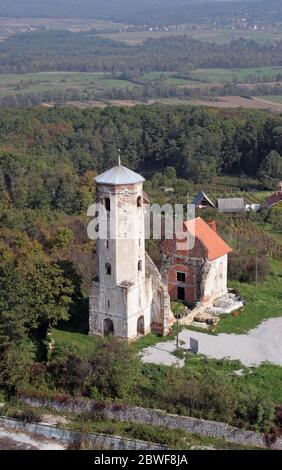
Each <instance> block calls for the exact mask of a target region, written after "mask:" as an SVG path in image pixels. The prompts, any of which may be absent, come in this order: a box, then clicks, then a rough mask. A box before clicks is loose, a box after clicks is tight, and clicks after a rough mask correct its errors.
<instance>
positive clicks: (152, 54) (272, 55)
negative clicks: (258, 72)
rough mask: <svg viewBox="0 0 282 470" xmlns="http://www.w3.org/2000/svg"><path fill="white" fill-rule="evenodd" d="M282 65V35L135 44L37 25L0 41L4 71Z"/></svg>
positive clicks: (180, 38)
mask: <svg viewBox="0 0 282 470" xmlns="http://www.w3.org/2000/svg"><path fill="white" fill-rule="evenodd" d="M183 64H185V66H184V65H183ZM280 65H282V41H278V42H273V43H271V42H270V43H266V44H264V43H263V44H260V43H258V42H256V41H254V40H247V39H237V40H233V41H231V42H230V43H228V44H216V43H212V42H211V43H210V42H202V41H199V40H195V39H191V38H189V36H187V35H183V36H180V35H179V36H171V37H163V38H160V39H148V40H146V41H145V43H144V44H142V45H136V46H130V45H127V44H124V43H121V42H117V41H112V40H110V39H106V38H102V37H99V35H97V34H96V33H95V31H93V32H92V33H91V32H79V33H72V32H69V31H38V32H34V33H18V34H16V35H14V36H11V37H10V38H8V39H7V40H6V41H4V42H3V43H1V44H0V72H1V73H28V72H39V71H82V72H112V73H113V72H121V71H122V72H123V73H126V72H135V73H141V72H152V71H154V70H155V71H174V72H175V71H176V72H177V71H178V72H179V71H183V70H186V71H187V70H193V68H209V67H213V68H215V67H225V68H240V67H246V68H250V67H268V66H280Z"/></svg>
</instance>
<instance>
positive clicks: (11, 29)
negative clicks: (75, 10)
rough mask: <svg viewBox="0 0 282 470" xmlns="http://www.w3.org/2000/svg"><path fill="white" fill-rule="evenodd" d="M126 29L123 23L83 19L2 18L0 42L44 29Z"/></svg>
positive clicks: (98, 30) (77, 30)
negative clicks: (17, 35)
mask: <svg viewBox="0 0 282 470" xmlns="http://www.w3.org/2000/svg"><path fill="white" fill-rule="evenodd" d="M124 27H126V25H125V24H123V23H112V22H111V21H102V20H91V19H89V20H88V19H81V18H1V23H0V41H1V40H2V41H3V40H5V39H6V38H7V37H9V36H11V35H13V34H16V33H22V32H32V31H36V30H42V29H43V30H44V29H58V30H68V31H72V32H79V31H90V30H92V29H95V30H96V31H97V32H103V31H107V30H109V31H118V30H119V29H120V28H124Z"/></svg>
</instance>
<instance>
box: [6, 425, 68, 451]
mask: <svg viewBox="0 0 282 470" xmlns="http://www.w3.org/2000/svg"><path fill="white" fill-rule="evenodd" d="M0 450H65V447H64V446H63V445H60V444H58V443H56V442H53V441H52V440H47V439H44V438H42V439H39V438H35V437H32V436H31V435H29V434H28V433H23V432H16V431H14V430H11V431H10V430H7V429H4V428H1V427H0Z"/></svg>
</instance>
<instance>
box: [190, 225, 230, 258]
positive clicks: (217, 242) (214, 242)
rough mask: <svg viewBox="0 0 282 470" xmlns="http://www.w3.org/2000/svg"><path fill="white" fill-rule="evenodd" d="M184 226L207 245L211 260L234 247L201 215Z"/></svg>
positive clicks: (225, 253)
mask: <svg viewBox="0 0 282 470" xmlns="http://www.w3.org/2000/svg"><path fill="white" fill-rule="evenodd" d="M184 226H185V228H186V230H187V231H188V232H190V233H191V235H194V236H195V238H197V239H198V240H200V242H201V243H202V244H203V245H204V246H205V248H206V250H207V254H208V256H207V257H208V259H209V261H212V260H214V259H217V258H220V257H221V256H224V255H227V254H228V253H231V251H232V248H230V246H229V245H227V243H225V241H224V240H222V238H221V237H220V236H219V235H218V234H217V233H216V232H215V231H214V230H212V229H211V228H210V227H209V226H208V224H207V223H206V222H205V221H204V220H203V219H201V217H197V218H196V219H193V220H188V221H187V222H184Z"/></svg>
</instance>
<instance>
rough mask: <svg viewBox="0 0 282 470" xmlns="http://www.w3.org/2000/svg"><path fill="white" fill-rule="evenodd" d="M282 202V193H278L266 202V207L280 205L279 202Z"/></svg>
mask: <svg viewBox="0 0 282 470" xmlns="http://www.w3.org/2000/svg"><path fill="white" fill-rule="evenodd" d="M280 201H282V192H278V193H276V194H272V196H269V197H268V198H266V200H265V205H266V207H271V206H274V204H278V202H280Z"/></svg>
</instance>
